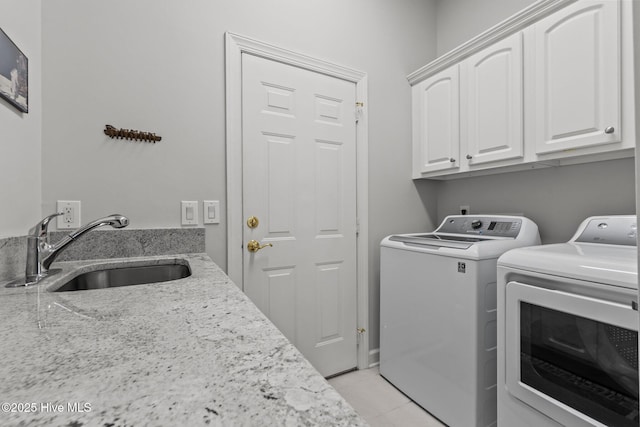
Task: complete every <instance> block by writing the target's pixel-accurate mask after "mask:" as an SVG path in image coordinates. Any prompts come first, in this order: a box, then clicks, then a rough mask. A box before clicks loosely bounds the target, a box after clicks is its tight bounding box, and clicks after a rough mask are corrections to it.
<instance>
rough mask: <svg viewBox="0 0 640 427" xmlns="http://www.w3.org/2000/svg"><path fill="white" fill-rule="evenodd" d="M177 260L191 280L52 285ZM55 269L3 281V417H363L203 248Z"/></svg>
mask: <svg viewBox="0 0 640 427" xmlns="http://www.w3.org/2000/svg"><path fill="white" fill-rule="evenodd" d="M180 259H186V260H187V261H188V263H189V265H190V267H191V270H192V276H191V277H188V278H185V279H180V280H178V281H173V282H165V283H154V284H146V285H135V286H127V287H119V288H110V289H97V290H88V291H76V292H57V293H56V292H51V290H52V289H55V288H57V287H60V286H61V285H62V284H63V283H64V282H65V281H66V280H68V279H69V278H72V277H74V276H76V275H77V274H79V273H82V272H85V271H91V270H95V269H98V268H102V267H104V266H105V265H108V266H111V267H117V266H122V265H123V263H128V264H130V263H145V264H147V263H149V262H151V263H167V262H171V263H173V262H176V263H179V262H180ZM168 260H169V261H168ZM54 267H56V268H61V269H62V271H61V272H60V273H58V274H56V275H54V276H51V277H48V278H46V279H45V280H43V281H42V282H41V283H40V284H38V285H35V286H30V287H27V288H25V287H22V288H6V287H4V286H2V287H1V288H0V324H1V325H2V326H0V342H1V344H0V360H1V362H0V403H1V404H2V412H1V413H0V425H2V426H30V427H31V426H74V427H77V426H113V427H116V426H146V425H151V426H178V425H183V426H187V425H188V426H197V425H209V426H302V425H319V426H338V425H344V426H358V425H366V423H365V422H364V421H363V420H362V419H361V418H360V417H359V416H358V415H357V414H356V412H355V411H354V410H353V409H352V408H351V407H350V406H349V405H348V404H347V403H346V402H345V401H344V400H343V399H342V397H341V396H340V395H339V394H338V393H337V392H336V391H335V390H334V389H333V388H332V387H331V386H330V385H329V384H328V383H327V382H326V381H325V379H324V378H322V376H320V374H319V373H318V372H317V371H316V370H315V369H314V368H313V367H312V366H311V365H310V364H309V362H308V361H307V360H306V359H305V358H304V357H303V356H302V355H301V354H300V353H299V352H298V351H297V350H296V349H295V347H294V346H293V345H292V344H291V343H290V342H289V341H288V340H287V339H286V338H285V337H284V336H283V335H282V334H281V333H280V332H279V331H278V330H277V329H276V328H275V326H273V324H272V323H271V322H270V321H269V320H268V319H267V318H266V317H265V316H264V315H263V314H262V313H261V312H260V311H259V310H258V309H257V307H256V306H255V305H254V304H253V303H252V302H251V301H250V300H249V299H248V298H247V297H246V296H245V295H244V294H243V293H242V292H241V291H240V290H239V289H238V288H237V286H236V285H235V284H234V283H233V282H231V280H230V279H229V278H228V277H227V276H226V275H225V274H224V272H223V271H222V270H221V269H220V268H218V266H217V265H216V264H215V263H214V262H213V261H211V259H210V258H209V257H208V256H207V255H205V254H188V255H175V256H155V257H146V258H126V259H125V258H123V259H110V260H95V261H68V262H58V263H56V264H54Z"/></svg>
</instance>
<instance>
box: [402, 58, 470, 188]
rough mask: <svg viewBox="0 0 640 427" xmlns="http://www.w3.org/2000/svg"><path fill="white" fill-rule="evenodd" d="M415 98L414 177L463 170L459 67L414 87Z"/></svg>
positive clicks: (448, 69)
mask: <svg viewBox="0 0 640 427" xmlns="http://www.w3.org/2000/svg"><path fill="white" fill-rule="evenodd" d="M412 97H413V162H414V164H413V172H414V173H413V177H414V178H420V177H421V174H423V173H427V172H435V171H441V170H448V169H454V168H457V167H459V164H460V163H459V159H458V153H459V150H460V111H459V106H460V100H459V76H458V65H454V66H453V67H450V68H447V69H446V70H443V71H441V72H439V73H437V74H435V75H433V76H432V77H429V78H428V79H426V80H425V81H423V82H421V83H419V84H417V85H416V86H414V87H413V88H412Z"/></svg>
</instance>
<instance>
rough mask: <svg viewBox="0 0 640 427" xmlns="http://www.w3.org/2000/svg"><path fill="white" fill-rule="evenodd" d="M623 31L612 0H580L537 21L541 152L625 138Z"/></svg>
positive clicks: (537, 108)
mask: <svg viewBox="0 0 640 427" xmlns="http://www.w3.org/2000/svg"><path fill="white" fill-rule="evenodd" d="M619 30H620V26H619V3H618V1H613V0H603V1H591V0H583V1H579V2H577V3H574V4H572V5H570V6H568V7H567V8H565V9H562V10H561V11H559V12H557V13H554V14H553V15H551V16H549V17H548V18H545V19H543V20H542V21H540V22H538V23H537V24H536V25H535V29H534V34H535V67H536V69H535V95H534V96H535V113H536V119H535V122H536V126H535V134H536V136H535V139H536V152H537V153H538V154H542V153H551V152H555V151H560V150H569V149H574V148H581V147H589V146H595V145H601V144H610V143H614V142H619V141H620V140H621V133H620V102H621V101H620V45H619V37H620V31H619Z"/></svg>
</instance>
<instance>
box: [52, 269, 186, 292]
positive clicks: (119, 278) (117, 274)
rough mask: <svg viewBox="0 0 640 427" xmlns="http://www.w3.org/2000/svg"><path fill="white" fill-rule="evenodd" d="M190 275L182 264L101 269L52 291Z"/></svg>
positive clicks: (98, 287)
mask: <svg viewBox="0 0 640 427" xmlns="http://www.w3.org/2000/svg"><path fill="white" fill-rule="evenodd" d="M189 276H191V269H189V266H188V265H183V264H158V265H144V266H136V267H122V268H113V269H103V270H96V271H89V272H86V273H82V274H80V275H78V276H76V277H74V278H73V279H71V280H69V281H68V282H67V283H65V284H64V285H62V286H61V287H59V288H58V289H55V290H54V292H67V291H82V290H88V289H105V288H114V287H118V286H131V285H143V284H145V283H156V282H168V281H170V280H177V279H183V278H185V277H189Z"/></svg>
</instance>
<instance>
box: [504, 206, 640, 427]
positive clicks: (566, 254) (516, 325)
mask: <svg viewBox="0 0 640 427" xmlns="http://www.w3.org/2000/svg"><path fill="white" fill-rule="evenodd" d="M636 238H637V222H636V217H635V216H611V217H590V218H587V219H586V220H585V221H583V222H582V224H581V225H580V227H579V228H578V230H577V232H576V233H575V235H574V236H573V238H572V239H571V240H570V241H569V242H567V243H561V244H552V245H542V246H537V247H533V248H522V249H515V250H512V251H509V252H507V253H505V254H504V255H503V256H502V257H500V259H499V260H498V427H512V426H523V427H524V426H530V427H552V426H553V427H558V426H601V427H603V426H617V427H627V426H628V427H638V305H637V300H638V274H637V247H636Z"/></svg>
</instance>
